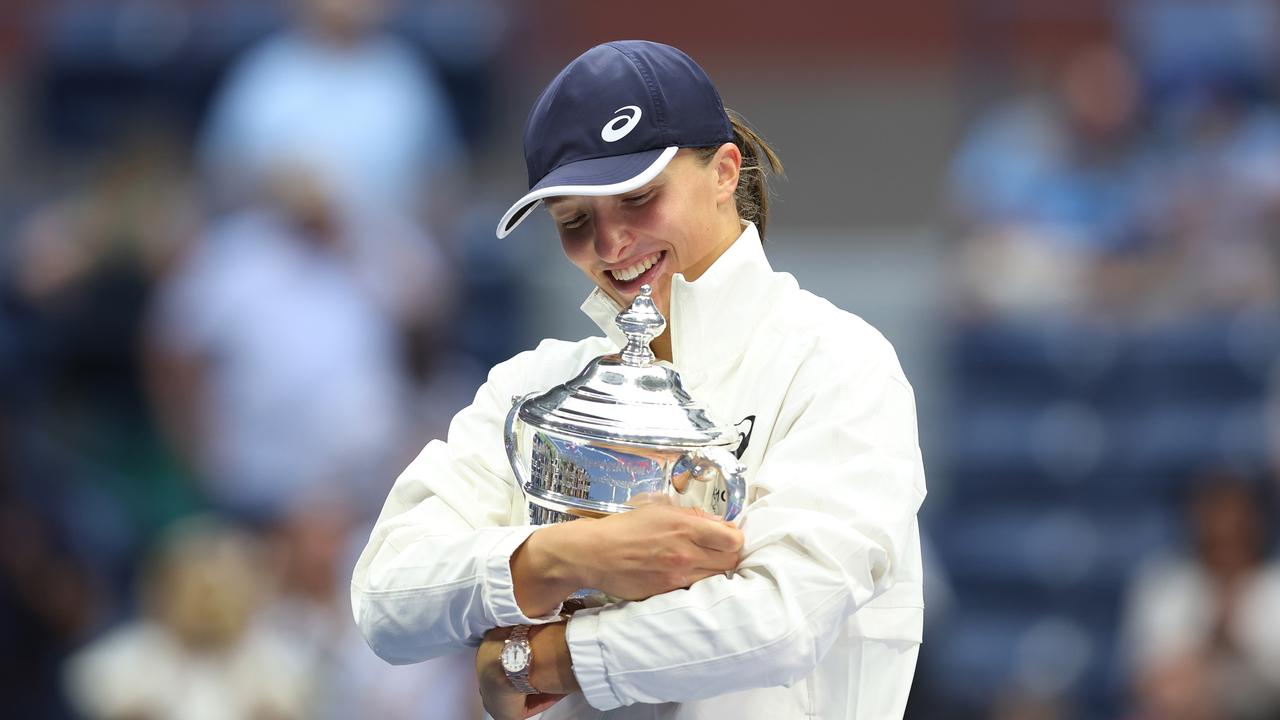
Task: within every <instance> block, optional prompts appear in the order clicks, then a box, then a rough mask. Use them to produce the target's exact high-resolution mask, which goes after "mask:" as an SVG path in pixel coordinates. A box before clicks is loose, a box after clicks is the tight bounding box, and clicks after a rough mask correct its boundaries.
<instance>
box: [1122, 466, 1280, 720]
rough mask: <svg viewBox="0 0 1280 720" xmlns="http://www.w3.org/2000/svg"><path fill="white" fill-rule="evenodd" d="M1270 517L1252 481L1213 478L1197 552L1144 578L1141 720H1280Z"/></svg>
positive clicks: (1279, 591)
mask: <svg viewBox="0 0 1280 720" xmlns="http://www.w3.org/2000/svg"><path fill="white" fill-rule="evenodd" d="M1269 510H1270V508H1268V507H1267V506H1266V504H1265V503H1263V502H1262V501H1261V498H1260V496H1259V492H1258V488H1257V487H1255V486H1253V485H1251V484H1249V483H1248V482H1247V481H1246V480H1243V479H1241V478H1238V477H1234V476H1231V475H1225V474H1217V475H1210V476H1209V477H1207V478H1206V479H1205V480H1204V481H1203V484H1199V485H1197V486H1196V487H1195V488H1194V491H1193V493H1192V496H1191V500H1190V503H1189V506H1188V508H1187V512H1188V522H1189V523H1190V529H1191V532H1192V540H1193V550H1192V553H1191V554H1189V555H1188V556H1185V557H1173V558H1163V559H1158V560H1153V561H1150V562H1149V563H1147V565H1146V566H1145V567H1143V568H1141V569H1140V571H1139V573H1138V574H1137V576H1136V580H1135V581H1134V584H1133V586H1132V588H1131V590H1130V596H1129V602H1128V608H1127V616H1126V619H1125V627H1124V639H1125V641H1126V643H1127V647H1128V651H1129V655H1130V661H1131V663H1132V673H1133V674H1132V678H1133V680H1132V682H1133V693H1134V700H1135V703H1136V715H1135V716H1134V717H1135V718H1142V719H1143V720H1146V719H1148V718H1150V719H1153V720H1184V719H1185V720H1213V719H1217V718H1222V719H1223V720H1253V719H1258V720H1261V719H1264V718H1274V717H1276V716H1277V715H1278V714H1280V624H1278V623H1276V618H1275V614H1276V610H1277V608H1280V563H1277V562H1276V560H1275V559H1274V558H1273V557H1269V555H1268V552H1267V543H1268V538H1267V529H1268V528H1269V527H1270V525H1269V524H1268V522H1267V516H1268V512H1269Z"/></svg>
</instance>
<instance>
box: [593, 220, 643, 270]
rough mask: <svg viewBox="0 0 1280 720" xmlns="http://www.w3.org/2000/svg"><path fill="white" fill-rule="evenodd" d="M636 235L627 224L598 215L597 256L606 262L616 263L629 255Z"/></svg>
mask: <svg viewBox="0 0 1280 720" xmlns="http://www.w3.org/2000/svg"><path fill="white" fill-rule="evenodd" d="M634 241H635V237H634V236H633V235H632V234H631V230H630V229H629V228H627V227H626V225H625V224H622V223H618V222H612V221H609V220H606V219H604V218H601V217H599V216H597V219H596V233H595V250H596V256H597V257H599V258H600V259H601V260H603V261H604V262H606V263H615V262H617V261H619V260H621V259H623V258H625V257H626V256H627V253H628V252H629V251H630V249H631V245H632V244H633V242H634Z"/></svg>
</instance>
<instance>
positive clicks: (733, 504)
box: [677, 447, 747, 520]
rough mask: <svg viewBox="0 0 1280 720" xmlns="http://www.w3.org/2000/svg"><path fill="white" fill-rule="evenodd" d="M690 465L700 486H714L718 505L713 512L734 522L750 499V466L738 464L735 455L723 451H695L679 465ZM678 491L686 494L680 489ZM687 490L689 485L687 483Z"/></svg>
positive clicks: (715, 501) (714, 496)
mask: <svg viewBox="0 0 1280 720" xmlns="http://www.w3.org/2000/svg"><path fill="white" fill-rule="evenodd" d="M685 463H688V464H689V466H690V467H689V468H688V472H689V476H690V478H691V479H693V480H698V481H700V482H709V483H714V487H713V488H712V490H711V494H712V497H713V498H714V503H713V504H712V507H711V508H708V509H709V510H711V511H713V512H715V513H716V514H718V515H720V516H721V517H723V518H724V519H725V520H734V519H736V518H737V517H738V515H740V514H741V513H742V505H743V503H744V501H745V500H746V497H747V478H746V473H747V466H746V465H743V464H742V463H740V462H738V458H737V457H735V456H734V454H733V453H731V452H729V451H728V450H725V449H724V448H719V447H709V448H702V449H699V450H694V451H693V452H691V453H689V454H688V455H685V456H684V457H683V458H681V459H680V460H679V461H678V464H685ZM679 486H680V484H679V483H677V488H678V491H681V492H682V491H683V488H680V487H679ZM685 487H687V483H685Z"/></svg>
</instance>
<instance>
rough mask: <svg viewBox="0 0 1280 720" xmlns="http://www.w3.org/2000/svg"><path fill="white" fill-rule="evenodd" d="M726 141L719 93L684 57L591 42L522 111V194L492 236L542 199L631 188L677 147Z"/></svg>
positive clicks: (654, 47) (659, 48) (671, 51)
mask: <svg viewBox="0 0 1280 720" xmlns="http://www.w3.org/2000/svg"><path fill="white" fill-rule="evenodd" d="M732 141H733V127H732V125H731V124H730V123H729V116H728V115H727V114H726V113H725V111H724V103H722V102H721V101H720V93H718V92H716V88H715V86H714V85H712V84H711V79H710V78H708V77H707V74H706V72H704V71H703V69H702V68H701V67H699V66H698V64H697V63H696V62H694V61H693V59H692V58H690V57H689V56H688V55H685V54H684V53H683V52H681V51H679V50H677V49H676V48H673V47H671V46H670V45H663V44H661V43H655V42H649V41H647V40H619V41H617V42H610V43H605V44H603V45H597V46H595V47H593V48H591V49H590V50H588V51H586V52H585V53H583V54H581V55H579V56H578V57H577V58H576V59H575V60H574V61H573V62H571V63H569V64H568V65H567V66H566V67H565V69H564V70H561V71H560V74H559V75H556V77H555V79H554V80H552V81H551V83H550V84H549V85H547V87H546V89H545V90H543V91H542V94H541V95H539V96H538V101H537V102H535V103H534V105H533V110H531V111H530V112H529V119H528V120H527V121H526V122H525V126H524V161H525V165H526V167H527V168H528V170H529V192H528V193H526V194H525V195H524V197H521V198H520V199H519V200H517V201H516V202H515V203H514V204H513V205H512V206H511V208H510V209H508V210H507V212H506V213H505V214H504V215H503V216H502V220H501V221H500V222H499V223H498V237H506V236H507V234H508V233H510V232H511V231H512V230H514V229H515V227H516V226H517V225H519V224H520V222H521V221H522V220H524V219H525V218H526V217H528V215H529V213H530V212H532V211H533V209H534V208H536V207H537V206H538V203H540V202H542V200H543V199H544V198H549V197H557V196H560V195H617V194H619V193H625V192H630V191H631V190H634V189H636V188H638V187H641V186H642V185H644V184H645V183H648V182H649V181H650V180H652V179H653V178H655V177H657V175H658V173H660V172H662V170H663V168H665V167H666V166H667V163H669V162H671V158H673V157H675V154H676V151H677V150H678V149H680V148H682V147H707V146H713V145H720V144H721V143H726V142H732Z"/></svg>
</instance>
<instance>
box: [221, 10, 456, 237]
mask: <svg viewBox="0 0 1280 720" xmlns="http://www.w3.org/2000/svg"><path fill="white" fill-rule="evenodd" d="M292 5H293V8H294V17H295V25H294V27H293V28H291V29H288V30H285V31H283V32H281V33H279V34H277V35H275V36H274V37H271V38H268V39H267V40H266V41H264V42H263V43H261V44H260V45H259V46H258V47H256V48H255V49H253V50H252V51H251V52H249V53H248V54H247V55H246V56H245V57H244V58H243V59H242V60H240V61H239V63H237V64H236V66H235V67H234V68H233V70H232V71H231V73H230V76H229V77H228V79H227V80H226V82H225V85H224V87H223V89H222V92H221V94H220V96H219V97H218V98H217V99H216V101H215V104H214V108H213V111H212V115H211V118H210V120H209V122H208V124H207V126H206V128H205V132H204V138H203V140H202V147H201V155H202V157H203V164H204V166H205V170H206V172H208V173H209V175H210V177H211V179H212V180H213V183H214V189H215V191H216V193H217V194H218V195H219V196H220V197H223V198H230V199H235V200H244V199H245V198H246V196H247V197H248V198H253V197H254V196H255V195H256V194H257V193H258V192H260V191H261V189H262V183H263V182H264V181H267V180H269V179H270V178H271V177H272V176H273V175H274V174H275V173H276V172H277V171H278V170H279V169H280V168H281V167H285V168H300V169H301V170H302V171H304V172H306V173H308V174H310V175H312V176H313V177H315V178H317V179H318V181H319V182H320V183H321V184H322V185H324V186H325V187H326V190H327V191H328V192H330V193H332V197H331V198H330V200H331V201H332V202H333V203H335V204H336V205H337V206H338V207H339V208H341V209H343V210H347V209H349V208H351V207H360V208H376V209H378V210H382V211H386V210H390V211H394V212H408V211H411V210H412V209H414V208H416V207H418V205H419V204H420V201H421V200H422V199H423V198H424V197H427V198H432V199H435V200H440V201H441V202H439V203H438V204H434V205H433V209H435V210H443V209H444V208H449V207H450V205H451V203H450V202H449V201H448V198H450V197H453V193H454V192H456V189H457V186H458V185H459V184H460V183H459V179H460V175H459V172H460V171H461V169H462V163H461V162H460V161H461V157H460V155H461V145H460V142H459V139H458V135H457V133H456V131H455V129H454V118H453V113H452V109H451V106H450V105H449V103H448V100H447V97H446V96H445V95H444V94H443V93H442V91H441V89H440V88H439V86H438V83H437V81H436V79H435V78H434V76H433V74H432V73H431V72H429V69H428V68H427V67H426V66H425V65H424V63H423V61H422V60H421V59H420V58H418V57H415V55H414V54H413V52H412V50H411V49H410V48H409V47H408V46H407V45H406V44H405V43H403V42H402V41H400V40H399V39H398V38H396V37H395V36H392V35H389V34H386V33H383V32H380V31H379V30H378V27H379V26H380V24H381V23H382V21H383V19H384V16H385V14H386V12H387V7H386V5H387V0H292ZM438 227H439V226H437V228H438Z"/></svg>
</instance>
